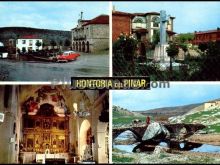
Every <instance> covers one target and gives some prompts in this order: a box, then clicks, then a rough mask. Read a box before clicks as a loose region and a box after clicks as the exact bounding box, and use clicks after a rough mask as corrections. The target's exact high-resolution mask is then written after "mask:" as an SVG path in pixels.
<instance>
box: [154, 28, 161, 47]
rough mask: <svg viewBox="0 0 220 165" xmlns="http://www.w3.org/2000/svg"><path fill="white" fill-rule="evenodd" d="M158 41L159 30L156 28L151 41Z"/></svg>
mask: <svg viewBox="0 0 220 165" xmlns="http://www.w3.org/2000/svg"><path fill="white" fill-rule="evenodd" d="M159 42H160V31H159V30H157V31H156V32H155V33H154V34H153V36H152V43H153V44H154V45H157V44H158V43H159Z"/></svg>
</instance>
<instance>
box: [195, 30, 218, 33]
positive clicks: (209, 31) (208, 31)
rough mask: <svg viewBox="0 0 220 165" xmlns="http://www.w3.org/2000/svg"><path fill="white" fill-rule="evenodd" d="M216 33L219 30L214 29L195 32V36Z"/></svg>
mask: <svg viewBox="0 0 220 165" xmlns="http://www.w3.org/2000/svg"><path fill="white" fill-rule="evenodd" d="M216 32H220V29H219V30H218V29H216V30H207V31H198V32H195V33H196V34H204V33H216Z"/></svg>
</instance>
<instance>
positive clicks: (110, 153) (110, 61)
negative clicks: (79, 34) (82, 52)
mask: <svg viewBox="0 0 220 165" xmlns="http://www.w3.org/2000/svg"><path fill="white" fill-rule="evenodd" d="M112 72H113V71H112V2H111V1H109V76H110V77H112ZM109 163H110V164H112V91H111V90H109Z"/></svg>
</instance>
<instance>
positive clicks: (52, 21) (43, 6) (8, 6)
mask: <svg viewBox="0 0 220 165" xmlns="http://www.w3.org/2000/svg"><path fill="white" fill-rule="evenodd" d="M81 11H83V18H84V19H93V18H95V17H96V16H98V15H100V14H108V15H109V2H61V1H58V2H46V1H44V2H25V1H23V2H22V1H20V2H3V1H1V2H0V27H9V26H10V27H11V26H25V27H34V28H43V29H53V30H71V29H72V28H74V27H75V26H76V25H77V20H78V19H79V18H80V12H81Z"/></svg>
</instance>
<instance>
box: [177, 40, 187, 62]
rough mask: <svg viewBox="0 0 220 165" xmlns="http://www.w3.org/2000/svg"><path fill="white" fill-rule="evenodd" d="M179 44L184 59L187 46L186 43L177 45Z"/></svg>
mask: <svg viewBox="0 0 220 165" xmlns="http://www.w3.org/2000/svg"><path fill="white" fill-rule="evenodd" d="M179 46H180V48H182V49H183V51H184V59H185V57H186V52H187V51H188V47H187V44H184V43H183V44H180V45H179Z"/></svg>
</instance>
